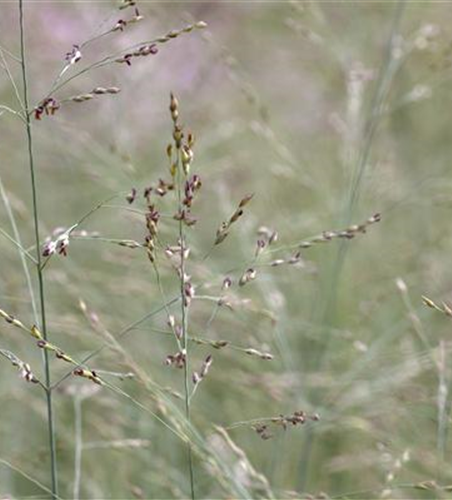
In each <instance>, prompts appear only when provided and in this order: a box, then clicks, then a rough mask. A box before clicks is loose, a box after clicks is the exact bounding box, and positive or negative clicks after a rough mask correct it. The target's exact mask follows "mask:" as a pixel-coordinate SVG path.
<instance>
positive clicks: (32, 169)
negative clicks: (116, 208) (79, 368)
mask: <svg viewBox="0 0 452 500" xmlns="http://www.w3.org/2000/svg"><path fill="white" fill-rule="evenodd" d="M19 31H20V57H21V68H22V81H23V103H24V111H25V120H26V123H25V128H26V132H27V146H28V163H29V167H30V177H31V191H32V203H33V222H34V232H35V243H36V260H37V263H36V273H37V277H38V284H39V299H40V303H41V304H40V305H41V310H40V313H41V331H42V335H43V337H44V339H45V340H47V327H46V309H45V295H44V276H43V273H42V269H41V252H40V247H41V245H40V237H39V217H38V198H37V186H36V176H35V164H34V156H33V137H32V130H31V120H30V110H29V103H28V81H27V67H26V60H25V28H24V9H23V0H19ZM43 358H44V371H45V385H46V389H45V393H46V402H47V422H48V430H49V447H50V462H51V479H52V498H53V499H56V498H57V497H58V479H57V457H56V444H55V426H54V422H53V407H52V390H51V388H50V363H49V355H48V352H47V351H46V350H44V354H43Z"/></svg>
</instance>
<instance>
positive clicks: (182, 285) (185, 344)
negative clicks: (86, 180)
mask: <svg viewBox="0 0 452 500" xmlns="http://www.w3.org/2000/svg"><path fill="white" fill-rule="evenodd" d="M181 168H182V165H181V162H180V151H179V150H178V151H177V196H178V201H179V211H182V209H183V206H182V192H181V191H182V186H181V184H182V175H181ZM179 240H180V247H181V252H180V274H181V277H180V294H181V324H182V340H183V348H184V352H185V364H184V386H185V387H184V388H185V416H186V417H187V421H188V424H190V420H191V418H190V381H189V380H190V360H189V356H188V315H187V308H186V306H185V234H184V222H183V221H182V220H179ZM187 457H188V468H189V470H190V491H191V498H192V500H195V477H194V472H193V456H192V449H191V444H190V442H188V443H187Z"/></svg>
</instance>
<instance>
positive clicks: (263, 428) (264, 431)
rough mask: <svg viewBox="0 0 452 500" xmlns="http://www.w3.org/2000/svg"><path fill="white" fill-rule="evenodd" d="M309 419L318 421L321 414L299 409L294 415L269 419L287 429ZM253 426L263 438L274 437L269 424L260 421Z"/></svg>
mask: <svg viewBox="0 0 452 500" xmlns="http://www.w3.org/2000/svg"><path fill="white" fill-rule="evenodd" d="M308 420H311V421H314V422H318V421H319V420H320V416H319V414H318V413H314V414H312V415H308V414H307V413H306V412H304V411H303V410H299V411H295V412H294V413H293V414H292V415H288V416H285V415H279V416H278V417H273V418H271V419H269V421H270V423H271V424H273V425H277V426H281V427H282V428H283V429H284V430H287V428H288V427H289V426H291V427H295V426H297V425H303V424H305V423H306V422H307V421H308ZM252 427H253V429H254V430H255V431H256V433H257V434H258V435H259V437H260V438H261V439H264V440H267V439H271V438H272V437H273V434H271V433H270V432H269V424H266V423H258V424H254V425H253V426H252Z"/></svg>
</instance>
